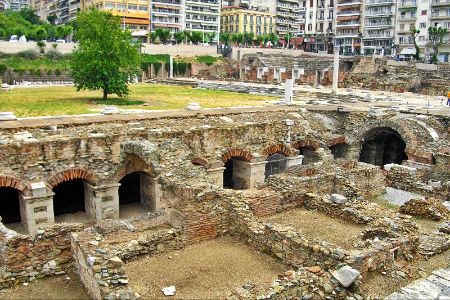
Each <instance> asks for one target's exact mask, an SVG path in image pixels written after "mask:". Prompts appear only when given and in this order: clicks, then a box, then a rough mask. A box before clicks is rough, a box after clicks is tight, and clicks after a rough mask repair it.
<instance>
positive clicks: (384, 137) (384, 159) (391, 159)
mask: <svg viewBox="0 0 450 300" xmlns="http://www.w3.org/2000/svg"><path fill="white" fill-rule="evenodd" d="M405 148H406V143H405V141H404V140H403V139H402V137H401V136H400V134H399V133H398V132H397V131H395V130H393V129H390V128H377V129H375V130H372V131H371V132H369V133H368V134H366V138H365V139H364V141H363V144H362V147H361V152H360V156H359V161H361V162H365V163H369V164H373V165H376V166H380V167H382V166H384V165H386V164H391V163H394V164H401V163H402V161H403V160H407V159H408V156H407V155H406V153H405Z"/></svg>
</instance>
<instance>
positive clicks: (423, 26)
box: [419, 22, 427, 28]
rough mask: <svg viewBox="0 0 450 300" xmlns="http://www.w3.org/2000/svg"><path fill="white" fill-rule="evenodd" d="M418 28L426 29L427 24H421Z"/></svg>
mask: <svg viewBox="0 0 450 300" xmlns="http://www.w3.org/2000/svg"><path fill="white" fill-rule="evenodd" d="M419 27H420V28H426V27H427V23H425V22H421V23H420V24H419Z"/></svg>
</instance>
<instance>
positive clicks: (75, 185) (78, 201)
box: [53, 179, 86, 222]
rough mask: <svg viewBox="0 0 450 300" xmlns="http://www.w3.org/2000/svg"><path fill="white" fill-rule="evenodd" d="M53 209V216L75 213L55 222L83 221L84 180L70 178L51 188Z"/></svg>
mask: <svg viewBox="0 0 450 300" xmlns="http://www.w3.org/2000/svg"><path fill="white" fill-rule="evenodd" d="M53 193H55V195H54V196H53V210H54V213H55V217H57V216H66V215H71V214H76V215H77V216H74V218H70V217H69V216H66V217H67V218H66V217H64V218H59V219H58V220H56V221H57V222H85V221H86V220H85V217H86V216H85V214H84V212H85V210H86V208H85V197H86V195H85V182H84V181H83V180H82V179H72V180H69V181H65V182H62V183H60V184H58V185H57V186H55V187H54V188H53Z"/></svg>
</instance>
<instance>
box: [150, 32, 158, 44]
mask: <svg viewBox="0 0 450 300" xmlns="http://www.w3.org/2000/svg"><path fill="white" fill-rule="evenodd" d="M157 38H158V34H157V33H156V32H154V31H152V32H150V42H151V43H152V44H154V43H155V42H156V39H157Z"/></svg>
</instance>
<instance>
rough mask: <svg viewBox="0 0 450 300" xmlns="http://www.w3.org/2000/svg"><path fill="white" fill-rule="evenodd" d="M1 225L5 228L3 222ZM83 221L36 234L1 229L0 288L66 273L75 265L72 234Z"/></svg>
mask: <svg viewBox="0 0 450 300" xmlns="http://www.w3.org/2000/svg"><path fill="white" fill-rule="evenodd" d="M0 227H1V228H3V229H5V228H4V226H3V224H1V223H0ZM82 229H83V225H81V224H58V225H54V226H51V227H47V228H45V230H39V231H38V232H37V233H36V234H34V235H21V234H15V233H13V232H11V231H9V232H7V233H6V234H5V231H4V230H2V232H0V249H1V251H0V261H1V267H0V289H2V288H6V287H11V286H13V285H17V284H18V283H23V282H32V281H34V280H36V279H37V278H42V277H44V276H50V275H61V274H65V273H66V272H67V271H68V270H69V269H70V268H71V267H72V266H73V260H72V256H71V250H70V233H71V232H76V231H80V230H82Z"/></svg>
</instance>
